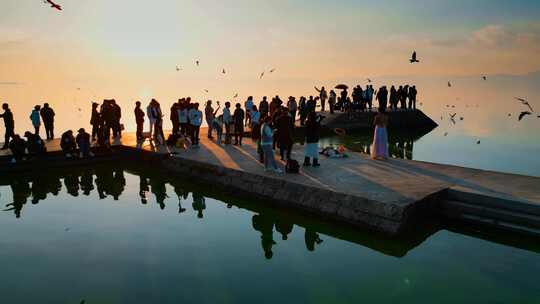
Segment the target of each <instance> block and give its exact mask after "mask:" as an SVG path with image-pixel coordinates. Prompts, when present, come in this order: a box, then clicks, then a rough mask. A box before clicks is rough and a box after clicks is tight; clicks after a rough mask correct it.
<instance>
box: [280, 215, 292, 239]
mask: <svg viewBox="0 0 540 304" xmlns="http://www.w3.org/2000/svg"><path fill="white" fill-rule="evenodd" d="M293 227H294V224H293V223H291V222H289V221H287V220H283V219H277V220H276V230H277V231H278V232H279V233H281V238H282V239H283V240H284V241H285V240H287V238H288V235H289V234H290V233H291V232H292V230H293Z"/></svg>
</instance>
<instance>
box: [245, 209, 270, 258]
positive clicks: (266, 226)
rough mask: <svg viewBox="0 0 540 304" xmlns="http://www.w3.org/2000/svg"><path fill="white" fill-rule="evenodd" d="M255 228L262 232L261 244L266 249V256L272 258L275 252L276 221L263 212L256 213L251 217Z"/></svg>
mask: <svg viewBox="0 0 540 304" xmlns="http://www.w3.org/2000/svg"><path fill="white" fill-rule="evenodd" d="M251 223H252V225H253V229H255V230H257V231H259V232H260V233H261V245H262V248H263V250H264V256H265V257H266V258H267V259H271V258H272V256H273V255H274V253H273V252H272V246H273V245H275V244H276V242H275V241H274V236H273V234H274V221H273V220H272V218H270V217H267V216H265V215H262V214H256V215H254V216H253V217H252V218H251Z"/></svg>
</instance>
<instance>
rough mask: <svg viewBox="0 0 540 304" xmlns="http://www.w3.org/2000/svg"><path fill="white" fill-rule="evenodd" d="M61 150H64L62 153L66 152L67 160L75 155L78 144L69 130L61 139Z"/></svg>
mask: <svg viewBox="0 0 540 304" xmlns="http://www.w3.org/2000/svg"><path fill="white" fill-rule="evenodd" d="M60 148H62V152H64V156H65V157H66V158H71V157H73V155H75V152H76V151H75V150H76V149H77V144H76V143H75V137H74V136H73V131H71V130H67V131H66V132H64V133H63V134H62V138H61V139H60Z"/></svg>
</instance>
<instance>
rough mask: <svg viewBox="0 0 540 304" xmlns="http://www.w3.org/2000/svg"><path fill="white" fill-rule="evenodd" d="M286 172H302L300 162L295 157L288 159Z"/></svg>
mask: <svg viewBox="0 0 540 304" xmlns="http://www.w3.org/2000/svg"><path fill="white" fill-rule="evenodd" d="M285 172H287V173H294V174H298V173H300V164H298V162H297V161H296V160H294V159H289V160H287V164H286V165H285Z"/></svg>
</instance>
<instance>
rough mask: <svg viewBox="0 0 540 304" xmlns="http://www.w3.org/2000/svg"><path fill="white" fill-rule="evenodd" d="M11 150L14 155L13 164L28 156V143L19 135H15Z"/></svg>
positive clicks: (11, 142) (10, 146)
mask: <svg viewBox="0 0 540 304" xmlns="http://www.w3.org/2000/svg"><path fill="white" fill-rule="evenodd" d="M9 149H10V150H11V154H13V159H12V160H11V162H12V163H15V162H17V161H21V160H24V159H25V156H26V141H25V140H24V139H22V138H21V137H20V136H19V135H18V134H15V135H13V138H12V139H11V141H10V142H9Z"/></svg>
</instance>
